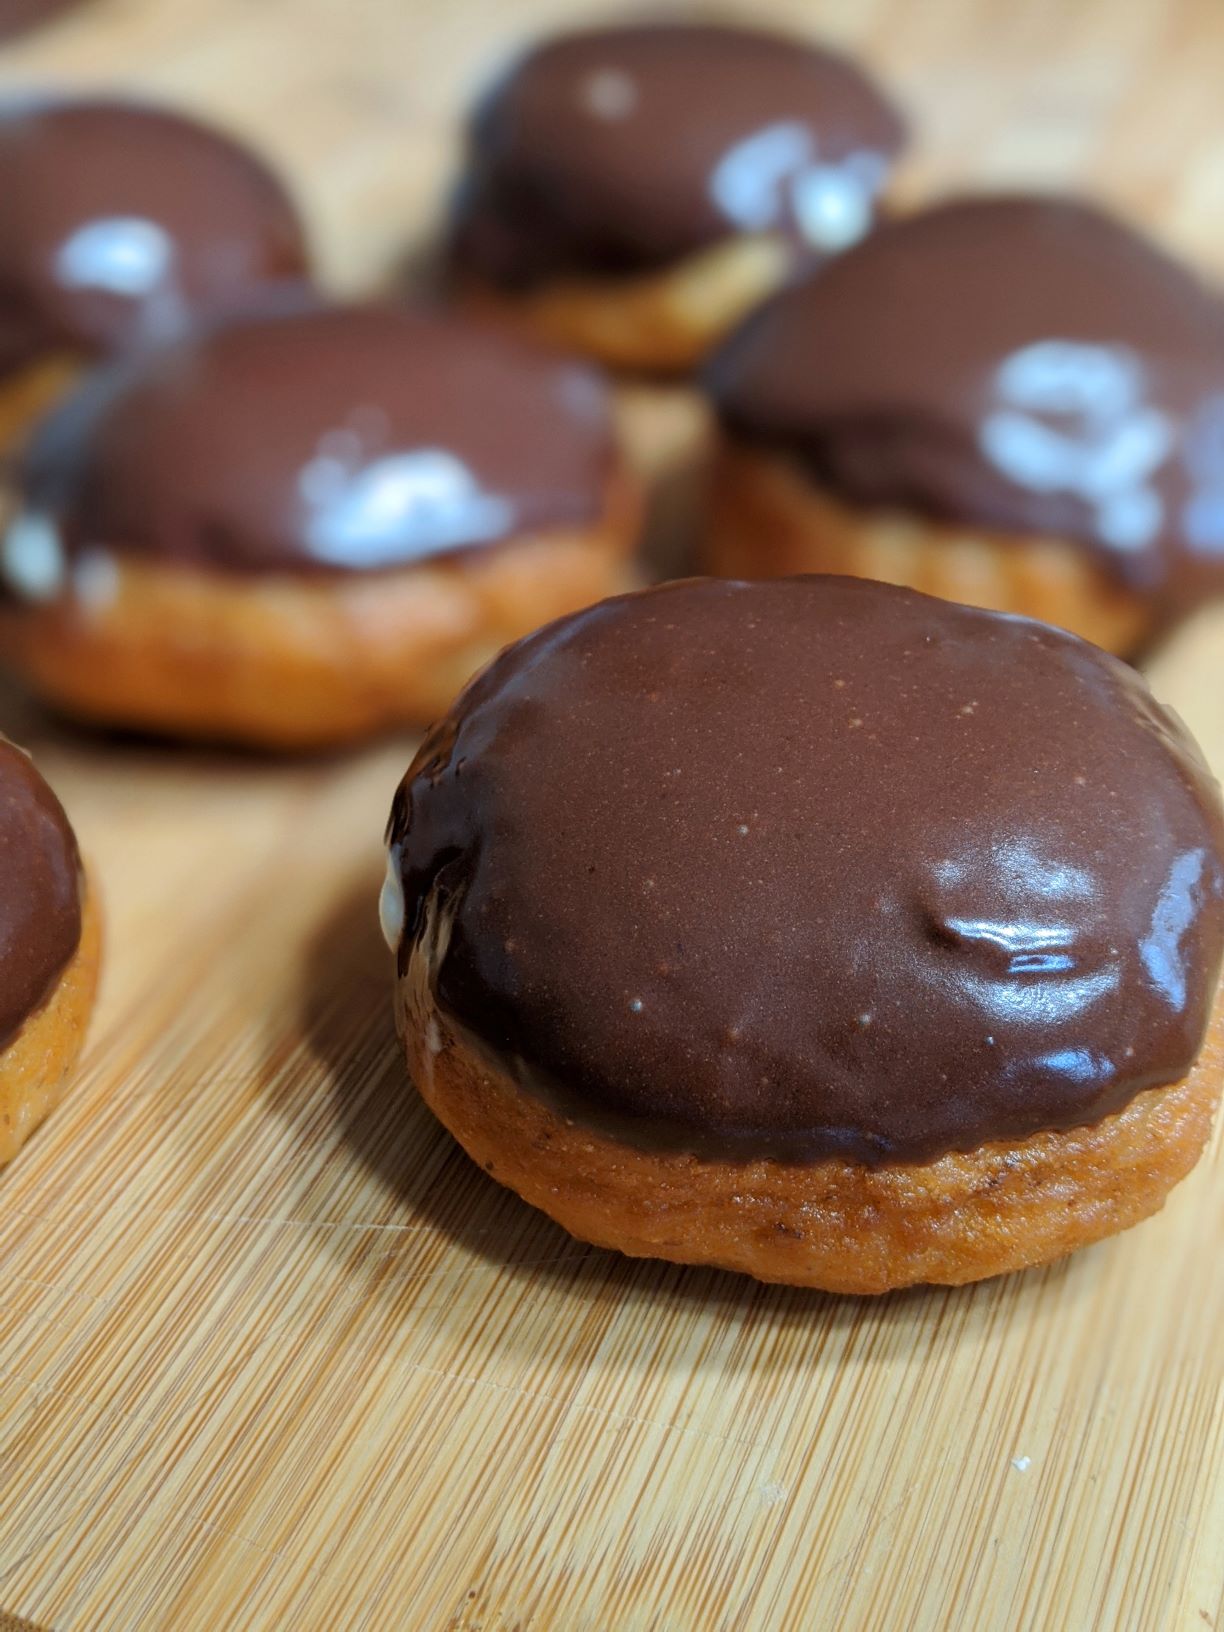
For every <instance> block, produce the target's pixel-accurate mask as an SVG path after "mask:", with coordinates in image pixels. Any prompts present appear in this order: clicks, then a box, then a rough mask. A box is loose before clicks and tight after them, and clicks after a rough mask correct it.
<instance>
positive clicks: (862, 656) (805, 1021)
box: [383, 577, 1224, 1292]
mask: <svg viewBox="0 0 1224 1632" xmlns="http://www.w3.org/2000/svg"><path fill="white" fill-rule="evenodd" d="M388 840H389V845H390V863H389V868H388V879H387V886H386V889H385V891H384V897H383V920H384V929H385V931H386V933H387V935H388V939H389V940H390V942H391V944H392V946H393V948H394V949H395V950H396V954H397V960H398V976H399V979H398V999H397V1001H398V1008H399V1015H400V1024H401V1029H402V1034H403V1037H404V1040H405V1043H406V1047H407V1054H408V1062H409V1068H410V1071H411V1075H412V1078H413V1080H414V1082H415V1083H416V1086H417V1088H418V1089H419V1090H420V1092H421V1094H422V1095H423V1097H424V1098H425V1100H426V1101H427V1102H428V1104H429V1105H430V1106H431V1107H432V1109H433V1110H434V1111H435V1113H436V1114H437V1115H438V1116H439V1117H440V1119H441V1120H442V1121H443V1122H444V1123H445V1124H446V1126H447V1127H448V1128H449V1129H450V1130H451V1132H452V1133H454V1135H455V1136H456V1138H458V1139H459V1141H460V1142H461V1143H462V1144H463V1145H464V1147H465V1148H466V1149H467V1150H468V1152H469V1153H470V1154H471V1155H472V1156H473V1157H474V1158H475V1160H476V1161H478V1162H479V1163H481V1164H482V1165H483V1166H484V1167H485V1168H486V1169H487V1170H488V1171H489V1172H490V1173H491V1174H492V1176H493V1177H494V1178H495V1179H498V1180H500V1181H501V1182H502V1183H503V1184H507V1185H509V1186H511V1187H512V1188H513V1189H514V1190H516V1191H518V1193H519V1194H520V1195H522V1196H523V1197H525V1198H526V1199H527V1200H528V1201H530V1202H532V1203H534V1204H535V1205H536V1206H538V1207H541V1208H543V1209H544V1210H545V1211H546V1212H547V1213H549V1214H551V1215H552V1217H553V1218H555V1219H556V1220H557V1221H558V1222H559V1223H561V1224H563V1225H564V1226H565V1227H566V1228H567V1229H568V1230H570V1231H572V1232H573V1233H574V1234H575V1235H577V1236H579V1237H581V1238H582V1239H584V1240H588V1241H593V1242H596V1243H598V1244H599V1245H601V1246H608V1247H616V1248H619V1249H620V1250H621V1251H622V1252H626V1253H630V1254H634V1255H643V1256H645V1255H649V1256H655V1257H661V1258H670V1259H673V1260H676V1261H679V1262H686V1263H704V1264H714V1265H719V1266H722V1267H724V1268H728V1269H737V1270H746V1271H748V1272H749V1273H751V1274H753V1275H756V1276H759V1277H760V1278H761V1279H763V1280H771V1281H787V1282H793V1283H796V1284H801V1285H806V1286H816V1287H824V1288H826V1289H828V1290H830V1291H837V1292H883V1291H885V1290H887V1289H889V1288H892V1287H899V1286H906V1285H910V1284H912V1283H916V1282H943V1283H958V1282H962V1281H970V1280H974V1279H977V1278H979V1277H982V1276H987V1275H995V1274H999V1273H1001V1272H1002V1271H1005V1270H1014V1269H1019V1268H1022V1267H1024V1266H1026V1265H1030V1264H1038V1263H1043V1262H1045V1261H1047V1260H1049V1259H1053V1258H1057V1257H1059V1256H1060V1255H1062V1254H1064V1253H1067V1252H1070V1251H1071V1250H1072V1249H1073V1248H1075V1247H1078V1246H1082V1245H1084V1244H1085V1243H1087V1242H1090V1241H1095V1240H1097V1239H1098V1238H1100V1237H1102V1236H1105V1235H1108V1234H1110V1233H1111V1232H1113V1231H1116V1230H1120V1229H1124V1228H1125V1227H1127V1226H1128V1225H1130V1224H1133V1223H1135V1222H1136V1221H1137V1220H1139V1219H1141V1218H1143V1217H1145V1216H1146V1215H1147V1214H1149V1213H1151V1212H1153V1211H1155V1210H1156V1209H1157V1208H1158V1207H1160V1205H1161V1203H1162V1202H1163V1201H1164V1199H1165V1196H1166V1194H1167V1193H1168V1191H1169V1190H1170V1188H1171V1187H1172V1186H1173V1185H1174V1184H1176V1183H1177V1181H1178V1180H1179V1179H1181V1178H1182V1177H1183V1176H1184V1175H1185V1174H1186V1173H1187V1172H1188V1171H1189V1169H1190V1168H1191V1167H1192V1166H1193V1164H1194V1162H1195V1161H1196V1160H1197V1158H1198V1156H1199V1154H1200V1153H1201V1151H1202V1149H1203V1146H1204V1143H1205V1141H1206V1139H1207V1135H1208V1132H1209V1128H1210V1122H1211V1115H1212V1110H1213V1108H1214V1106H1215V1103H1216V1100H1217V1098H1218V1096H1219V1092H1220V1083H1221V1072H1222V1071H1224V1015H1222V1013H1221V1008H1220V1003H1219V1000H1218V999H1217V996H1216V990H1217V981H1218V975H1219V968H1220V960H1221V951H1222V949H1224V815H1222V813H1221V807H1220V799H1219V792H1218V789H1217V788H1216V785H1215V783H1214V781H1213V779H1212V777H1211V775H1210V773H1209V772H1208V770H1207V768H1206V766H1205V765H1204V763H1203V761H1202V760H1201V758H1200V757H1199V754H1198V751H1197V749H1196V748H1195V745H1194V743H1193V742H1192V740H1191V739H1190V737H1189V736H1188V734H1187V733H1186V732H1185V731H1184V729H1183V728H1182V727H1181V726H1180V724H1179V722H1178V721H1177V720H1176V718H1174V717H1173V716H1172V715H1170V714H1168V713H1166V712H1165V710H1163V709H1162V708H1161V707H1160V706H1159V704H1157V703H1156V702H1155V701H1154V700H1153V698H1152V696H1151V694H1150V693H1149V691H1148V689H1147V687H1146V685H1145V684H1144V682H1143V680H1142V679H1141V678H1140V677H1139V676H1138V674H1136V673H1135V672H1134V671H1133V670H1131V669H1129V668H1128V667H1127V666H1126V665H1124V664H1123V663H1121V662H1120V661H1119V660H1118V659H1116V658H1112V657H1109V656H1108V655H1106V654H1105V653H1103V652H1101V651H1099V650H1098V649H1097V648H1095V647H1092V646H1089V645H1087V644H1086V643H1085V642H1083V641H1080V640H1079V639H1077V638H1076V637H1075V636H1073V635H1070V634H1066V633H1064V632H1063V631H1061V630H1056V629H1052V628H1049V627H1047V626H1046V625H1043V624H1038V623H1035V622H1032V621H1030V620H1028V619H1021V618H1013V617H1001V616H999V615H997V614H994V613H989V612H983V611H978V610H975V609H972V608H967V607H961V606H956V605H953V604H951V603H948V602H941V601H937V600H933V599H928V598H927V597H925V596H922V595H919V594H916V593H914V592H913V591H910V590H904V589H896V588H892V587H890V586H887V585H882V584H876V583H869V582H867V581H865V580H859V579H850V578H818V577H810V578H795V579H789V580H775V581H766V582H759V583H738V582H732V581H720V580H714V579H691V580H688V581H686V582H680V583H674V584H666V585H663V586H661V587H659V588H656V589H652V590H647V591H644V592H641V593H639V594H637V595H629V596H623V597H620V598H617V599H614V600H610V601H606V602H604V603H603V604H602V605H600V606H597V607H594V608H591V609H589V610H588V611H586V612H583V613H580V614H578V615H577V616H574V617H570V618H567V619H564V620H562V621H560V622H558V623H555V624H553V625H552V626H551V627H550V628H547V629H543V630H540V631H539V632H538V633H536V634H535V635H533V636H531V637H530V638H529V639H527V640H524V641H522V642H520V643H519V644H518V645H517V646H514V647H512V648H511V649H510V650H509V651H507V652H505V653H503V654H502V656H501V657H500V658H499V659H498V661H497V662H496V663H494V664H493V665H492V666H491V667H490V668H488V669H487V670H486V671H485V672H484V673H483V674H482V675H481V676H480V677H479V678H478V679H476V680H475V681H474V682H473V683H472V685H471V686H469V687H468V689H467V690H466V691H465V692H464V694H463V695H462V697H461V698H460V699H459V701H458V702H457V703H456V704H455V706H454V708H453V710H452V711H451V713H450V714H449V716H448V717H447V718H446V719H444V720H443V721H442V722H441V724H440V725H438V726H437V727H436V728H435V729H434V730H433V732H432V733H431V734H430V735H429V737H428V738H427V740H426V742H425V743H424V745H423V746H422V748H421V750H420V753H419V754H418V755H417V758H416V760H415V761H414V762H413V764H412V766H411V767H410V769H409V771H408V773H407V776H406V777H405V779H404V782H403V783H402V785H401V787H400V789H399V792H398V794H397V796H396V799H395V804H394V808H393V811H392V815H391V822H390V827H389V830H388Z"/></svg>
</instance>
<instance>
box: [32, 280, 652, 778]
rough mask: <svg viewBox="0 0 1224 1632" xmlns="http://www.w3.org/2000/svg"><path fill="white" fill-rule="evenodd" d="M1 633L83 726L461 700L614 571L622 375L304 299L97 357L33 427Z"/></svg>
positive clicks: (403, 316) (421, 711)
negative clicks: (133, 351)
mask: <svg viewBox="0 0 1224 1632" xmlns="http://www.w3.org/2000/svg"><path fill="white" fill-rule="evenodd" d="M13 508H14V513H13V516H12V519H11V520H10V524H9V527H8V529H7V532H6V534H5V536H4V539H3V543H2V545H0V573H2V574H3V579H4V581H5V583H6V585H7V588H8V590H9V595H10V599H9V603H8V605H7V607H5V608H3V609H0V649H2V650H3V651H4V652H5V654H6V655H7V656H8V658H9V661H10V662H11V663H13V665H14V666H15V667H16V668H17V669H18V670H19V671H20V672H21V673H22V674H23V675H24V676H26V677H27V678H28V679H29V680H30V681H31V683H32V684H33V685H34V687H35V688H36V689H37V690H39V691H40V692H42V693H43V694H44V695H46V696H47V697H49V698H50V699H51V700H52V701H54V702H56V703H59V704H60V705H61V706H64V707H67V708H69V709H71V710H72V711H74V712H78V713H83V714H84V715H86V716H87V717H89V718H93V719H101V720H107V721H113V722H116V723H123V724H128V725H132V726H137V727H146V728H152V729H157V730H169V731H172V732H175V733H182V734H187V735H193V736H206V737H212V738H218V739H235V738H236V739H237V740H240V741H248V742H256V743H263V744H267V745H269V746H275V747H306V746H313V745H317V744H322V743H328V742H340V741H345V740H349V739H351V738H355V737H358V736H360V735H362V734H365V733H368V732H370V731H374V730H378V729H380V728H385V727H387V726H389V725H395V724H401V723H414V722H420V721H421V720H422V719H429V718H430V717H432V716H434V715H436V714H437V713H439V712H441V711H442V710H443V709H444V708H446V707H447V706H448V705H449V703H450V701H451V699H452V698H453V697H454V694H455V692H456V691H457V690H458V688H459V686H460V685H461V684H462V683H463V681H464V680H466V679H467V677H468V676H469V675H470V674H471V673H472V671H473V670H474V669H475V668H477V667H479V665H480V664H481V663H482V662H484V661H485V660H486V659H487V658H489V657H491V656H492V655H493V654H494V653H495V652H496V651H497V650H498V649H499V648H500V647H501V646H503V645H505V644H506V642H507V641H509V640H512V639H515V638H517V637H518V636H519V635H521V634H523V633H524V632H526V631H527V630H528V629H531V628H533V627H535V625H536V624H537V623H538V622H540V621H542V619H544V618H547V617H549V616H555V615H557V614H558V613H560V612H562V611H570V610H572V609H573V608H575V607H577V606H582V605H585V604H588V603H589V602H590V601H593V600H598V599H599V597H600V596H601V595H603V594H606V593H608V592H609V591H611V590H614V589H617V588H621V587H623V586H624V584H625V582H626V567H625V560H626V557H627V556H628V555H629V554H630V553H631V550H632V547H633V544H634V542H635V536H636V517H637V499H636V492H635V489H634V485H633V483H632V482H631V480H630V478H629V477H628V475H627V474H626V472H625V470H624V468H623V463H622V460H621V457H620V454H619V452H618V448H617V444H616V440H615V436H614V432H613V427H612V422H611V414H610V404H609V398H608V392H607V389H606V386H605V384H604V382H603V380H602V378H601V377H600V376H599V375H598V374H597V373H596V372H595V371H594V370H593V369H591V368H590V367H589V366H588V365H587V364H585V363H576V362H573V361H571V360H569V359H567V358H564V357H560V356H558V355H556V354H554V353H552V352H548V351H545V350H543V349H541V348H540V347H538V346H536V345H532V344H529V343H527V342H526V341H524V340H521V339H519V338H518V337H516V336H513V335H506V334H504V333H501V332H499V331H497V330H494V329H490V328H489V327H487V326H485V325H482V324H476V323H473V322H470V321H467V320H464V319H461V318H456V317H454V316H448V315H446V314H443V313H439V312H426V311H410V310H407V309H403V308H392V307H330V306H323V305H321V304H319V303H317V302H306V303H304V304H303V303H302V302H300V301H299V302H298V303H297V304H296V305H294V306H292V307H287V308H286V309H284V310H282V311H280V312H278V313H276V314H275V315H271V314H264V315H262V316H259V317H251V318H247V319H243V320H241V321H235V322H229V323H225V324H219V325H213V326H211V327H209V328H205V329H200V330H197V331H195V332H194V333H193V334H191V335H188V336H186V337H183V338H181V339H179V340H176V341H175V342H173V343H171V344H169V345H165V346H162V347H158V348H154V349H150V350H147V351H145V352H143V353H142V354H141V355H140V356H139V357H136V358H133V359H131V360H129V361H126V362H121V363H117V364H114V365H112V366H111V367H110V368H109V369H108V370H105V371H102V372H100V373H99V374H98V375H97V376H96V377H95V378H94V379H93V380H92V381H91V382H89V383H88V384H87V385H86V386H85V387H84V388H83V389H82V390H81V391H80V392H79V393H78V394H77V395H76V396H74V397H73V398H71V399H70V400H69V401H68V402H67V403H66V404H65V405H64V406H63V407H62V408H60V409H59V410H58V411H57V412H56V413H55V414H53V415H52V416H51V418H50V419H48V420H47V421H46V423H45V424H44V425H43V426H42V427H40V429H39V431H38V432H37V433H36V435H35V436H34V438H33V439H32V441H31V444H30V446H29V448H28V450H27V454H26V457H25V458H24V460H23V461H22V464H21V467H20V470H19V472H18V476H17V482H16V495H15V504H14V507H13Z"/></svg>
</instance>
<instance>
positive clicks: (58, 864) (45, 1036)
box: [0, 738, 100, 1162]
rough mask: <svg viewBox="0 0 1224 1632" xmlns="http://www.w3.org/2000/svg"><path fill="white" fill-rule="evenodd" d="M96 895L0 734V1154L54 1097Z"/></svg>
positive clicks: (88, 954) (80, 1013)
mask: <svg viewBox="0 0 1224 1632" xmlns="http://www.w3.org/2000/svg"><path fill="white" fill-rule="evenodd" d="M99 943H100V925H99V917H98V909H97V903H96V901H95V900H94V897H93V892H92V890H91V888H90V886H89V884H88V881H87V879H86V876H85V873H84V870H83V868H82V866H81V860H80V856H79V854H78V851H77V843H76V838H75V836H74V835H73V831H72V828H71V826H70V825H69V822H68V818H67V817H66V816H65V814H64V811H63V807H62V806H61V805H60V803H59V801H58V800H57V799H56V797H55V795H54V794H53V793H52V792H51V789H50V788H49V787H48V786H47V784H46V783H45V782H44V781H43V779H42V777H41V776H40V775H39V774H38V772H37V770H36V769H35V768H34V765H33V762H32V761H31V760H30V758H29V756H28V755H26V754H25V753H23V752H22V750H21V749H20V748H17V747H15V746H14V744H13V743H11V742H9V741H8V740H7V739H5V738H0V1162H7V1161H10V1160H11V1159H12V1158H13V1157H14V1156H15V1155H16V1154H17V1152H18V1151H19V1150H20V1149H21V1147H22V1145H23V1144H24V1143H25V1142H26V1140H27V1139H28V1138H29V1136H30V1134H31V1133H32V1132H33V1131H34V1129H35V1128H36V1127H37V1126H38V1124H39V1123H40V1122H41V1121H42V1120H43V1118H44V1117H45V1116H46V1115H47V1113H48V1112H49V1111H50V1110H51V1109H52V1107H53V1106H54V1105H55V1104H56V1103H57V1102H58V1100H59V1098H60V1095H61V1093H62V1092H63V1088H64V1084H65V1082H66V1079H67V1077H68V1074H69V1072H70V1071H71V1069H72V1067H73V1065H74V1064H75V1062H76V1059H77V1055H78V1054H79V1053H80V1051H81V1045H82V1043H83V1042H84V1039H85V1028H86V1026H87V1024H88V1022H89V1015H90V1011H91V1009H92V1007H93V999H94V990H95V987H96V985H97V977H98V958H99Z"/></svg>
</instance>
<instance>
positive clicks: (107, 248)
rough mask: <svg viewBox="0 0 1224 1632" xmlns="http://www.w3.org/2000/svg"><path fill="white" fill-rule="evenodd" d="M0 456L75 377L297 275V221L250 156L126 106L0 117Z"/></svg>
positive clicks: (34, 110) (36, 108) (65, 104)
mask: <svg viewBox="0 0 1224 1632" xmlns="http://www.w3.org/2000/svg"><path fill="white" fill-rule="evenodd" d="M0 198H2V199H3V201H4V207H3V209H2V210H0V444H3V443H4V442H9V443H13V442H14V441H15V440H17V438H18V437H19V435H20V434H21V433H23V432H24V431H25V429H26V428H27V427H28V426H29V425H30V424H31V423H32V422H33V421H34V420H35V419H36V418H37V416H38V414H39V412H40V411H41V410H43V409H45V408H46V407H47V406H48V405H49V404H50V403H52V402H54V401H55V400H57V398H59V397H60V396H62V395H63V394H64V392H65V391H66V390H67V389H68V388H69V387H70V385H71V384H72V382H73V381H74V380H75V379H76V378H78V377H79V375H80V372H81V370H82V368H83V367H84V366H85V365H86V364H88V363H89V362H91V361H92V360H93V359H95V358H98V357H106V356H111V355H114V354H116V353H120V352H124V351H129V350H131V349H133V348H135V347H138V346H145V345H148V344H150V343H152V342H154V341H159V340H165V339H167V338H168V337H170V336H172V335H173V334H175V333H178V332H180V331H181V330H183V329H185V328H187V327H188V326H190V325H191V324H193V323H196V322H199V321H200V320H201V319H203V318H206V317H215V316H217V315H218V314H220V313H223V312H226V311H236V310H240V309H242V308H243V307H244V306H246V305H249V304H253V303H254V304H258V303H259V301H260V300H261V299H263V298H265V297H266V295H267V293H268V291H270V290H277V289H279V288H281V287H282V286H283V285H285V284H290V285H294V284H300V283H302V282H304V281H305V280H307V279H308V277H309V264H308V262H309V255H308V250H307V245H306V241H305V236H304V232H303V228H302V224H301V221H300V220H299V218H298V215H297V212H296V210H295V208H294V206H293V203H292V201H291V200H290V198H289V196H288V194H287V193H286V191H285V189H284V187H283V186H282V185H281V183H280V182H279V181H278V180H277V178H276V177H275V176H274V175H273V174H272V172H271V171H270V170H269V169H268V168H267V167H266V166H265V165H264V164H263V163H262V162H261V161H260V160H259V159H257V158H256V157H255V156H254V155H253V154H251V153H250V152H248V151H247V150H246V149H245V148H244V147H242V146H240V145H239V144H238V143H237V142H235V141H232V140H231V139H230V138H229V137H228V136H226V135H224V134H223V133H221V132H220V131H216V130H213V129H211V128H210V127H209V126H207V125H204V124H200V123H198V122H197V121H196V120H194V119H189V118H186V117H184V116H183V115H181V114H177V113H171V112H168V111H165V110H161V109H157V108H152V107H143V106H140V105H137V104H133V103H127V102H121V101H112V100H102V99H95V98H87V99H80V100H67V99H48V98H41V97H29V96H27V97H10V98H9V99H7V100H6V101H5V102H4V103H3V104H2V105H0Z"/></svg>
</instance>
